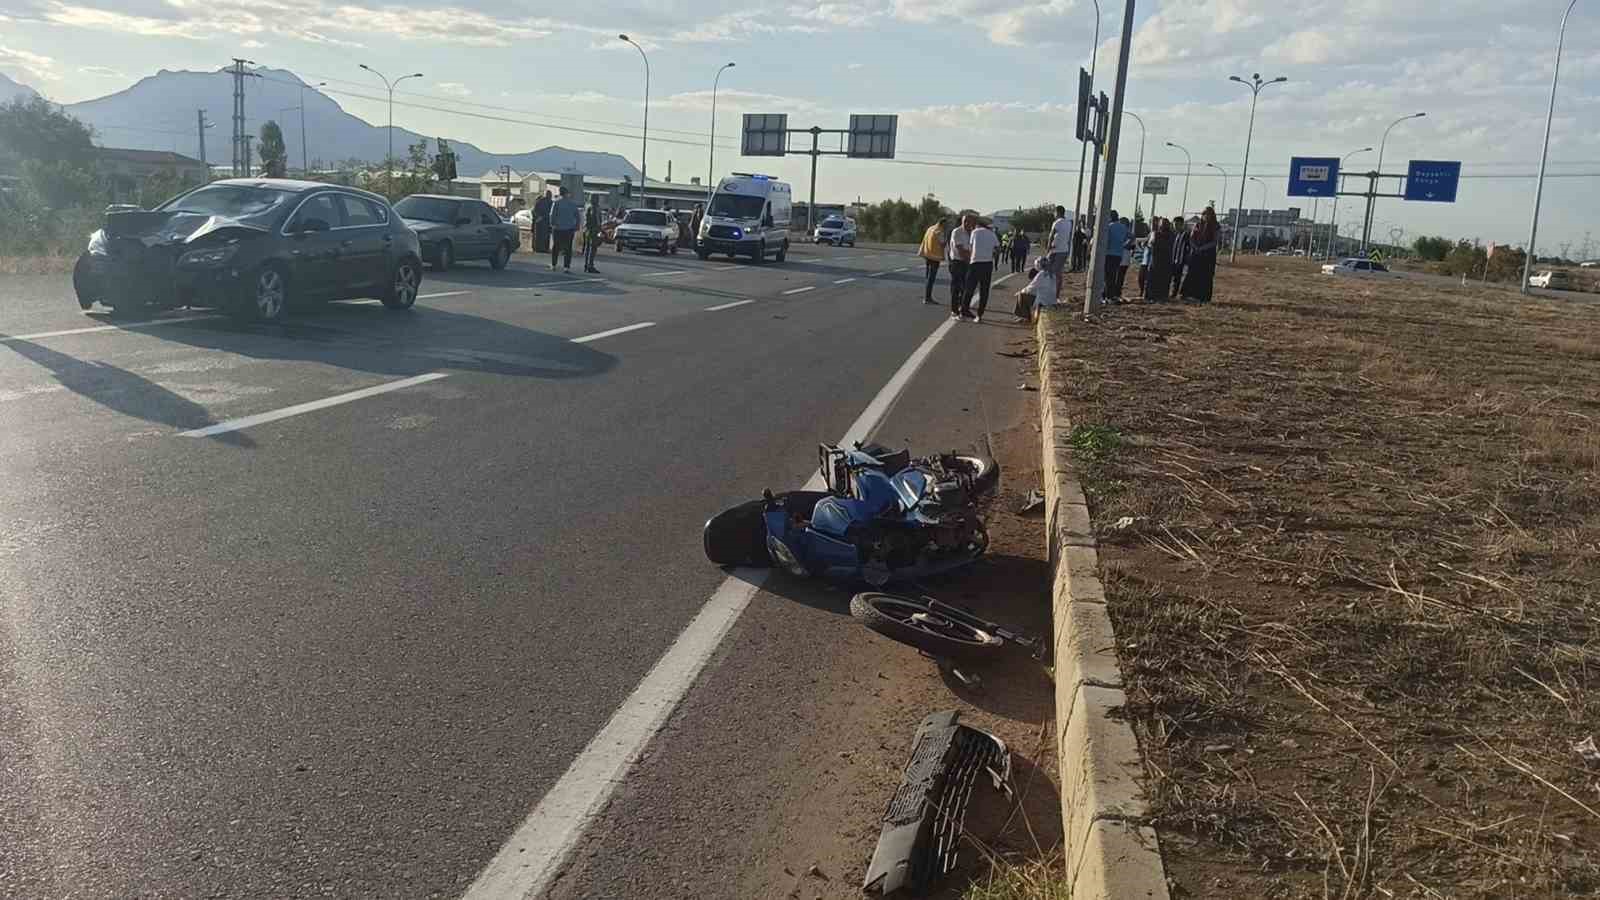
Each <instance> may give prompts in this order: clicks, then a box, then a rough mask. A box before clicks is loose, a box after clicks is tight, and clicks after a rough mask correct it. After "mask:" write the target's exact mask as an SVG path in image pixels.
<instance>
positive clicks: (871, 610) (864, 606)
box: [850, 592, 1005, 660]
mask: <svg viewBox="0 0 1600 900" xmlns="http://www.w3.org/2000/svg"><path fill="white" fill-rule="evenodd" d="M850 615H851V616H852V617H854V618H855V619H856V621H858V622H860V623H861V624H863V625H865V626H867V627H868V628H870V629H872V630H873V631H876V632H877V633H879V634H881V635H883V636H884V637H886V638H890V639H892V640H896V641H899V642H900V643H902V644H905V645H907V646H911V647H915V648H917V649H918V650H921V651H922V652H924V653H926V654H928V655H929V656H934V657H938V658H940V659H963V660H975V659H987V658H989V657H991V656H993V655H994V654H995V653H996V652H998V651H999V650H1000V647H1001V645H1002V644H1004V643H1005V642H1004V641H1003V640H1001V639H1000V638H999V637H998V636H996V635H993V634H990V633H988V632H987V631H983V630H981V629H978V628H974V627H973V626H971V625H968V624H966V623H963V622H957V621H954V620H952V619H948V618H946V617H944V616H942V615H940V614H939V613H936V612H933V611H932V610H930V609H928V605H927V604H926V603H923V602H922V601H920V600H917V599H916V598H914V597H901V596H897V595H894V594H879V593H872V592H868V593H864V594H857V595H855V596H854V597H852V598H850Z"/></svg>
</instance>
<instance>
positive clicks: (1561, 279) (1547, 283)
mask: <svg viewBox="0 0 1600 900" xmlns="http://www.w3.org/2000/svg"><path fill="white" fill-rule="evenodd" d="M1528 287H1536V288H1545V289H1546V290H1549V289H1552V288H1553V289H1555V290H1558V291H1561V290H1566V289H1568V288H1570V287H1572V276H1571V275H1568V274H1567V273H1565V272H1548V271H1546V272H1540V273H1538V274H1536V275H1529V276H1528Z"/></svg>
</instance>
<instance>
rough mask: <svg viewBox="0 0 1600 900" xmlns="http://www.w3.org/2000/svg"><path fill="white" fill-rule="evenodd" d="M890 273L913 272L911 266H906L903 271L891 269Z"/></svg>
mask: <svg viewBox="0 0 1600 900" xmlns="http://www.w3.org/2000/svg"><path fill="white" fill-rule="evenodd" d="M889 271H891V272H909V271H911V267H910V266H906V267H905V268H903V269H890V270H889Z"/></svg>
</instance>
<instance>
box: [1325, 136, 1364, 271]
mask: <svg viewBox="0 0 1600 900" xmlns="http://www.w3.org/2000/svg"><path fill="white" fill-rule="evenodd" d="M1371 152H1372V148H1371V147H1362V148H1361V149H1360V150H1351V151H1350V152H1349V153H1346V154H1345V155H1344V157H1343V158H1341V159H1340V160H1339V171H1341V172H1343V171H1344V164H1345V163H1346V162H1349V161H1350V157H1352V156H1355V155H1356V154H1357V153H1371ZM1333 187H1334V191H1335V193H1334V195H1333V218H1331V219H1329V220H1328V225H1329V226H1330V230H1332V232H1333V239H1332V240H1330V241H1329V242H1328V244H1329V246H1328V251H1327V253H1326V254H1325V255H1324V257H1323V258H1324V259H1333V255H1334V254H1333V251H1334V249H1335V248H1334V247H1333V245H1334V244H1337V243H1338V242H1339V194H1338V193H1337V192H1338V189H1339V186H1338V185H1334V186H1333Z"/></svg>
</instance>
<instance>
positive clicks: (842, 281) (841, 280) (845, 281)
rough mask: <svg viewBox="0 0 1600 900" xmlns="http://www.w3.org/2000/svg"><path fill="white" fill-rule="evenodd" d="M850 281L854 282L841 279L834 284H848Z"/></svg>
mask: <svg viewBox="0 0 1600 900" xmlns="http://www.w3.org/2000/svg"><path fill="white" fill-rule="evenodd" d="M852 281H855V279H854V278H841V279H839V280H838V281H835V282H834V284H849V283H850V282H852Z"/></svg>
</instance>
